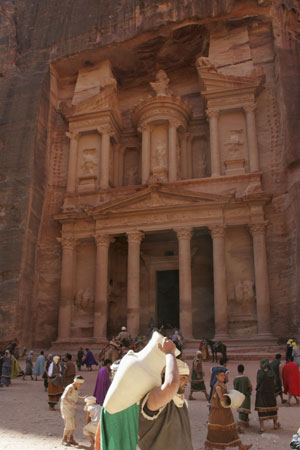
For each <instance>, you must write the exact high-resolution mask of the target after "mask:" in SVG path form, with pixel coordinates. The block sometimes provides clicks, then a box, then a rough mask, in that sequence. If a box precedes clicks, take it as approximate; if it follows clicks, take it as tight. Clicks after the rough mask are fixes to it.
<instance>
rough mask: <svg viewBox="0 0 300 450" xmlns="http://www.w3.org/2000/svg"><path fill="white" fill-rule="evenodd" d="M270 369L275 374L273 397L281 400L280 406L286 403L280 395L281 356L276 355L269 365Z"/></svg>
mask: <svg viewBox="0 0 300 450" xmlns="http://www.w3.org/2000/svg"><path fill="white" fill-rule="evenodd" d="M270 366H271V369H272V370H273V372H274V374H275V395H276V397H277V396H279V397H280V398H281V404H283V403H286V400H284V399H283V395H282V368H283V365H282V364H281V354H280V353H277V354H276V356H275V359H274V361H272V362H271V363H270Z"/></svg>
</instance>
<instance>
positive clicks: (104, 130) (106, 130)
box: [97, 125, 114, 136]
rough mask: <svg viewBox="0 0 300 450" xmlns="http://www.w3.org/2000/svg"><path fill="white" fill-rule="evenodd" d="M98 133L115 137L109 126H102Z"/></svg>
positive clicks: (98, 128)
mask: <svg viewBox="0 0 300 450" xmlns="http://www.w3.org/2000/svg"><path fill="white" fill-rule="evenodd" d="M97 131H98V133H99V134H102V135H103V134H108V135H109V136H113V135H114V130H113V129H112V128H111V127H110V126H109V125H102V126H101V127H97Z"/></svg>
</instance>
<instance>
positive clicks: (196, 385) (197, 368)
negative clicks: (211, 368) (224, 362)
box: [189, 350, 209, 400]
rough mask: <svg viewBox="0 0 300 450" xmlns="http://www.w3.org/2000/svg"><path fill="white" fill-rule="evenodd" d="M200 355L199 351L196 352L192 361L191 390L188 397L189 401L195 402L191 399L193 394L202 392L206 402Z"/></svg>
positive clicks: (193, 398) (206, 394) (206, 396)
mask: <svg viewBox="0 0 300 450" xmlns="http://www.w3.org/2000/svg"><path fill="white" fill-rule="evenodd" d="M201 356H202V353H201V351H200V350H198V351H197V352H196V356H195V357H194V360H193V366H192V381H191V390H190V395H189V400H195V397H193V392H203V393H204V395H205V398H206V400H208V398H209V397H208V393H207V391H206V386H205V383H204V372H203V367H202V360H201Z"/></svg>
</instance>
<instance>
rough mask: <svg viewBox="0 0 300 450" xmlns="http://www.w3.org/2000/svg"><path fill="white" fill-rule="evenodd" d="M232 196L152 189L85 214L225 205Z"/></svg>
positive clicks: (96, 214)
mask: <svg viewBox="0 0 300 450" xmlns="http://www.w3.org/2000/svg"><path fill="white" fill-rule="evenodd" d="M231 198H232V196H230V195H229V196H227V195H214V194H206V193H196V192H191V191H184V190H180V192H178V191H175V190H172V189H166V188H161V189H153V188H151V187H150V188H147V189H144V190H142V191H140V192H137V193H135V194H132V195H131V196H129V197H126V198H125V199H121V200H120V199H118V200H115V201H112V202H108V203H106V204H104V205H101V206H98V207H96V208H93V209H88V210H87V209H86V210H85V211H86V213H87V214H88V215H90V216H98V215H102V214H118V213H123V214H124V213H126V212H130V211H131V212H132V211H141V212H142V211H145V210H147V211H149V209H153V210H156V209H158V208H159V209H161V208H172V207H184V206H191V205H193V204H194V205H198V206H201V204H203V205H206V206H207V205H208V204H210V205H214V204H218V205H219V204H220V203H227V202H229V201H230V200H231Z"/></svg>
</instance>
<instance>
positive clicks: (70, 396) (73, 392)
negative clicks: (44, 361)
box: [53, 357, 85, 446]
mask: <svg viewBox="0 0 300 450" xmlns="http://www.w3.org/2000/svg"><path fill="white" fill-rule="evenodd" d="M54 358H55V357H54ZM54 358H53V359H54ZM83 383H84V378H83V377H82V376H81V375H77V376H76V377H75V378H74V381H73V383H72V384H69V385H68V386H67V387H66V388H65V390H64V393H63V395H62V396H61V400H60V412H61V416H62V418H63V419H64V423H65V427H64V434H63V440H62V444H63V445H65V446H68V445H69V444H72V445H78V443H77V442H76V441H75V439H74V432H75V430H76V428H77V424H76V420H75V413H76V408H77V403H78V400H79V399H80V398H85V397H80V396H79V394H80V391H79V388H80V386H81V385H82V384H83Z"/></svg>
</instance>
